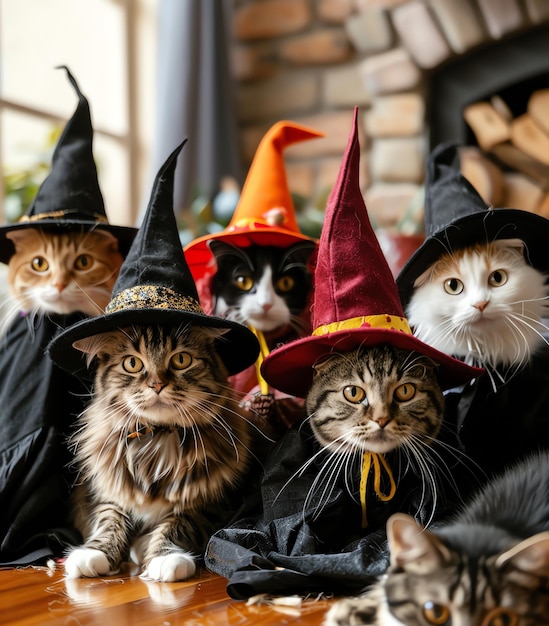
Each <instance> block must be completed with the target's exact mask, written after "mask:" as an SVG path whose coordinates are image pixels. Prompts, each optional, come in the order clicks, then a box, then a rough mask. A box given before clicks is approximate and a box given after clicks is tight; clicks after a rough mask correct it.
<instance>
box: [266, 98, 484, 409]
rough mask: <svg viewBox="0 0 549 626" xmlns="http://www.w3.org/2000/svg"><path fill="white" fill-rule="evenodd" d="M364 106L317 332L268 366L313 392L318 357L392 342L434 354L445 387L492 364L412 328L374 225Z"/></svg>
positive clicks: (275, 376) (319, 276)
mask: <svg viewBox="0 0 549 626" xmlns="http://www.w3.org/2000/svg"><path fill="white" fill-rule="evenodd" d="M357 115H358V108H355V110H354V118H353V125H352V130H351V134H350V138H349V142H348V145H347V149H346V152H345V155H344V157H343V161H342V164H341V167H340V170H339V174H338V178H337V181H336V184H335V186H334V188H333V190H332V193H331V194H330V197H329V199H328V204H327V207H326V215H325V221H324V226H323V229H322V233H321V236H320V243H319V249H318V258H317V263H316V268H315V286H314V293H313V297H314V302H313V309H312V322H313V328H314V330H313V333H312V335H311V336H309V337H304V338H302V339H298V340H296V341H293V342H289V343H287V344H285V345H283V346H281V347H280V348H277V349H275V350H273V351H272V352H271V354H270V355H269V356H267V357H266V358H265V360H264V362H263V365H262V368H261V371H262V375H263V377H264V378H265V380H266V381H267V382H268V383H269V384H270V385H272V386H273V387H274V388H276V389H279V390H280V391H283V392H286V393H288V394H291V395H294V396H297V397H305V396H306V395H307V392H308V390H309V388H310V386H311V383H312V378H313V365H314V364H315V362H317V361H318V359H320V358H322V357H324V356H327V355H329V354H334V353H335V354H337V353H341V352H348V351H350V350H354V349H356V348H358V347H359V346H373V345H378V344H391V345H393V346H395V347H397V348H403V349H405V350H410V351H414V352H418V353H420V354H423V355H425V356H427V357H430V358H431V359H432V360H433V361H434V362H436V363H437V364H438V370H437V371H438V378H439V382H440V384H441V387H442V388H443V389H449V388H451V387H454V386H457V385H459V384H463V383H465V382H467V381H469V380H471V379H472V378H475V377H477V376H480V375H481V374H482V372H483V371H484V370H482V369H479V368H473V367H470V366H468V365H466V364H464V363H463V362H461V361H459V360H457V359H454V358H452V357H450V356H448V355H447V354H444V353H442V352H439V351H438V350H435V349H434V348H432V347H431V346H429V345H427V344H425V343H424V342H422V341H420V340H419V339H417V338H416V337H414V335H412V332H411V330H410V327H409V325H408V321H407V319H406V318H405V316H404V311H403V308H402V304H401V302H400V298H399V295H398V290H397V287H396V284H395V280H394V278H393V275H392V273H391V270H390V268H389V265H388V264H387V261H386V259H385V257H384V255H383V252H382V250H381V248H380V246H379V243H378V240H377V237H376V235H375V233H374V230H373V228H372V225H371V223H370V220H369V218H368V212H367V210H366V205H365V203H364V198H363V196H362V192H361V191H360V187H359V182H358V181H359V162H360V146H359V142H358V128H357Z"/></svg>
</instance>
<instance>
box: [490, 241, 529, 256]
mask: <svg viewBox="0 0 549 626" xmlns="http://www.w3.org/2000/svg"><path fill="white" fill-rule="evenodd" d="M492 243H493V245H494V247H495V248H496V249H497V250H501V249H502V248H507V249H511V250H516V251H517V252H519V253H520V254H521V256H524V241H522V239H496V240H495V241H493V242H492Z"/></svg>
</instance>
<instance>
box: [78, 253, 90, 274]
mask: <svg viewBox="0 0 549 626" xmlns="http://www.w3.org/2000/svg"><path fill="white" fill-rule="evenodd" d="M92 265H93V257H92V256H90V255H89V254H81V255H80V256H79V257H78V258H77V259H76V261H75V262H74V268H75V269H77V270H89V269H90V267H91V266H92Z"/></svg>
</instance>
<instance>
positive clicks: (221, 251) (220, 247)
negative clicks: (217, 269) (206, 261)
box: [208, 239, 250, 263]
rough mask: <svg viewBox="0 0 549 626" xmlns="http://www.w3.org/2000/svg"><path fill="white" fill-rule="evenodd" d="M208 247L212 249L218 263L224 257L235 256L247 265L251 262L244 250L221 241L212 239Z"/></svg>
mask: <svg viewBox="0 0 549 626" xmlns="http://www.w3.org/2000/svg"><path fill="white" fill-rule="evenodd" d="M208 247H209V248H210V250H211V252H212V254H213V255H214V257H215V259H216V261H217V260H219V259H220V258H221V257H224V256H233V257H234V256H235V257H238V258H239V259H242V260H243V261H245V262H246V263H249V262H250V260H249V257H248V255H247V254H246V253H245V252H244V251H243V250H242V248H238V247H237V246H233V245H232V244H230V243H226V242H225V241H221V240H219V239H211V240H210V241H208Z"/></svg>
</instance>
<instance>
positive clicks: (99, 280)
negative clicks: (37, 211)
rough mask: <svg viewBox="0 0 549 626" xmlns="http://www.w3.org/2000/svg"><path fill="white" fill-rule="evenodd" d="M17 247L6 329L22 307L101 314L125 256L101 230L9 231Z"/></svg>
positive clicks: (9, 281)
mask: <svg viewBox="0 0 549 626" xmlns="http://www.w3.org/2000/svg"><path fill="white" fill-rule="evenodd" d="M6 237H7V238H9V239H11V241H12V242H13V243H14V246H15V253H14V254H13V255H12V256H11V258H10V260H9V262H8V267H7V274H6V285H7V287H8V289H9V292H10V296H11V298H10V299H11V303H10V305H6V308H5V315H4V319H3V322H2V327H1V330H2V334H3V333H5V331H6V329H7V328H8V326H9V325H10V323H11V321H12V320H13V318H14V317H15V316H16V315H17V313H19V312H23V313H25V314H28V315H29V316H31V317H33V318H34V317H39V316H42V315H48V314H58V315H68V314H70V313H75V312H82V313H85V314H86V315H89V316H94V315H98V314H99V313H102V312H103V311H104V309H105V307H106V306H107V304H108V303H109V300H110V296H111V292H112V288H113V286H114V282H115V280H116V277H117V276H118V271H119V269H120V265H121V264H122V255H121V253H120V251H119V249H118V240H117V239H116V237H115V236H114V235H112V234H111V233H109V232H107V231H106V230H102V229H95V230H92V231H89V232H78V231H73V232H70V233H68V232H66V233H62V234H61V233H59V234H58V233H52V232H49V231H47V230H42V229H38V228H37V229H34V228H29V229H25V230H14V231H12V232H9V233H7V234H6Z"/></svg>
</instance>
